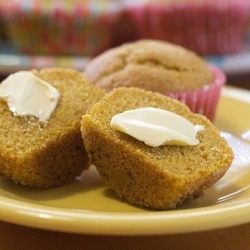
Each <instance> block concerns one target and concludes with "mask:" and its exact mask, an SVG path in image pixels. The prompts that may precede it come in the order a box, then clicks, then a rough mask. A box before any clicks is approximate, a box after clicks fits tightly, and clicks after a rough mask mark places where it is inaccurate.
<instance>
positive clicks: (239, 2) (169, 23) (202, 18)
mask: <svg viewBox="0 0 250 250" xmlns="http://www.w3.org/2000/svg"><path fill="white" fill-rule="evenodd" d="M249 8H250V2H249V1H248V0H227V1H206V2H205V3H201V2H199V1H194V2H186V3H185V2H184V3H169V4H168V3H165V4H154V3H144V4H143V3H140V4H130V5H127V6H126V11H127V12H128V13H129V16H130V18H131V19H133V22H134V23H135V27H136V28H137V32H138V34H139V37H140V38H141V39H146V38H150V39H158V40H165V41H168V42H171V43H176V44H179V45H181V46H184V47H186V48H188V49H190V50H193V51H195V52H197V53H199V54H202V55H208V54H227V53H234V52H237V51H239V50H241V48H242V46H243V41H244V29H245V25H246V22H247V13H248V10H249Z"/></svg>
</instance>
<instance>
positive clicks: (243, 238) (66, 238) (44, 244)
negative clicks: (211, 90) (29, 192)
mask: <svg viewBox="0 0 250 250" xmlns="http://www.w3.org/2000/svg"><path fill="white" fill-rule="evenodd" d="M227 83H228V84H229V85H233V86H237V87H241V88H246V89H249V90H250V74H244V75H233V76H228V81H227ZM249 232H250V223H249V224H245V225H239V226H235V227H231V228H226V229H217V230H211V231H206V232H197V233H190V234H182V235H160V236H159V235H157V236H129V237H126V236H95V235H80V234H68V233H61V232H53V231H47V230H40V229H35V228H29V227H25V226H20V225H18V223H17V225H15V224H12V223H7V222H3V221H0V250H13V249H18V250H22V249H25V250H27V249H32V250H36V249H39V250H40V249H71V250H74V249H78V250H79V249H131V250H133V249H136V250H140V249H143V250H147V249H161V250H164V249H171V250H175V249H178V250H181V249H192V250H196V249H197V250H198V249H199V250H200V249H202V250H206V249H209V250H211V249H220V250H224V249H225V250H230V249H232V250H249V249H250V237H249Z"/></svg>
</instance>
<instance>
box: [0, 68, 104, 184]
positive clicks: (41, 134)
mask: <svg viewBox="0 0 250 250" xmlns="http://www.w3.org/2000/svg"><path fill="white" fill-rule="evenodd" d="M33 73H34V74H35V75H36V76H38V77H39V78H41V79H43V80H45V81H47V82H48V83H50V84H51V85H52V86H53V87H54V88H56V89H57V90H58V91H59V93H60V97H59V100H58V103H57V106H56V108H55V110H54V111H53V113H52V114H51V116H50V118H49V120H48V121H47V123H46V125H43V124H41V122H39V120H38V119H37V118H36V117H34V116H33V117H30V116H29V117H23V116H15V115H13V113H12V112H11V111H10V109H9V107H8V106H7V103H6V102H5V101H4V100H0V117H1V118H0V120H1V122H0V134H1V136H0V174H1V175H2V176H4V177H6V178H8V179H11V180H13V181H14V182H17V183H20V184H23V185H27V186H32V187H41V188H48V187H54V186H59V185H62V184H65V183H67V182H70V181H72V180H74V178H75V177H76V176H77V175H79V174H80V173H81V171H82V170H83V169H85V168H87V167H88V157H87V154H86V151H85V149H84V146H83V143H82V138H81V132H80V128H79V124H80V120H81V117H82V115H83V114H84V113H85V112H86V111H87V109H89V108H90V107H91V106H92V105H93V104H94V103H95V102H97V101H99V100H100V98H102V96H103V95H104V91H102V90H100V89H98V88H96V87H95V86H93V85H92V84H90V83H89V82H88V81H87V80H86V79H85V77H84V75H83V74H82V73H81V72H78V71H75V70H73V69H60V68H45V69H42V70H40V71H38V70H34V71H33Z"/></svg>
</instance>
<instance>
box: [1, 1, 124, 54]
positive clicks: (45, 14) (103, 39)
mask: <svg viewBox="0 0 250 250" xmlns="http://www.w3.org/2000/svg"><path fill="white" fill-rule="evenodd" d="M1 10H2V16H3V19H4V21H5V23H6V30H7V34H8V36H9V39H10V41H11V42H12V44H13V46H14V48H15V49H16V51H18V52H21V53H28V54H53V55H86V56H95V55H97V54H99V53H101V52H103V51H104V50H106V49H108V48H110V47H111V46H112V43H113V39H112V36H113V35H112V34H113V27H114V24H115V23H116V19H117V18H118V16H119V13H120V3H119V2H117V1H113V2H112V1H109V2H105V1H101V0H100V1H96V2H88V3H84V2H83V3H80V2H78V3H77V2H76V3H73V2H71V1H69V2H68V1H52V0H51V1H38V0H35V1H14V2H13V1H10V3H6V4H5V5H2V8H1Z"/></svg>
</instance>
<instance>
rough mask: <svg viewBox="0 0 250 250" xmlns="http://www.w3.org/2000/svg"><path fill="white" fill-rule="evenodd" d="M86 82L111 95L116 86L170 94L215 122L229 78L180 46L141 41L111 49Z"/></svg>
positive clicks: (91, 68) (93, 64) (89, 67)
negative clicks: (218, 105) (223, 90)
mask: <svg viewBox="0 0 250 250" xmlns="http://www.w3.org/2000/svg"><path fill="white" fill-rule="evenodd" d="M85 73H86V77H87V79H88V80H89V81H90V82H91V83H93V84H94V85H96V86H97V87H99V88H102V89H104V90H105V91H106V92H110V91H111V90H112V89H114V88H117V87H121V86H123V87H138V88H143V89H145V90H151V91H156V92H159V93H162V94H165V95H170V96H172V97H174V98H176V99H179V100H181V101H182V102H184V103H185V104H187V105H188V106H189V107H190V109H191V110H192V111H193V112H198V113H201V114H204V115H206V116H207V117H208V118H209V119H210V120H213V118H214V114H215V111H216V106H217V102H218V99H219V94H220V90H221V87H222V86H223V85H224V83H225V80H226V77H225V75H224V73H223V72H222V71H221V70H220V69H218V68H217V67H215V66H212V65H211V66H210V65H208V64H207V63H206V62H205V61H204V60H203V58H201V57H200V56H199V55H197V54H196V53H194V52H193V51H190V50H187V49H185V48H183V47H181V46H178V45H175V44H171V43H167V42H163V41H156V40H140V41H137V42H132V43H127V44H124V45H121V46H119V47H116V48H112V49H109V50H107V51H106V52H104V53H102V54H101V55H99V56H97V57H95V58H94V59H92V60H91V61H90V62H89V63H88V64H87V65H86V67H85Z"/></svg>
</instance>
